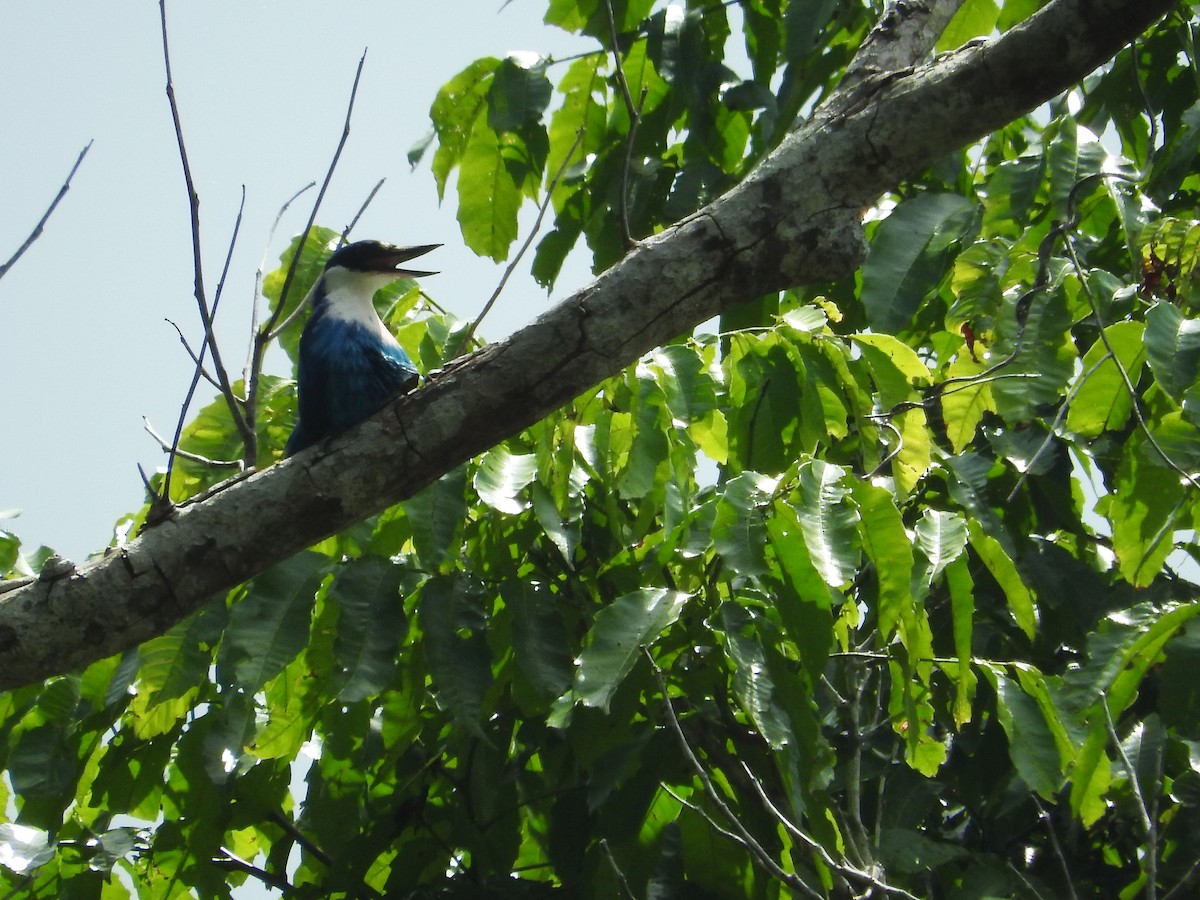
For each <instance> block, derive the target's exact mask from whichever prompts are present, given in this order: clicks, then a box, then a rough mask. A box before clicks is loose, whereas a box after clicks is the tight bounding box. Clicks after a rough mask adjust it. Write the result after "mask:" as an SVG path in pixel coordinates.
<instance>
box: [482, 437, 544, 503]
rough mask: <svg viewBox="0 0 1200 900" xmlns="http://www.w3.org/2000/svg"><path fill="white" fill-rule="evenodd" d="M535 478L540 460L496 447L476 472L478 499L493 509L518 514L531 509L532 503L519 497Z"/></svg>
mask: <svg viewBox="0 0 1200 900" xmlns="http://www.w3.org/2000/svg"><path fill="white" fill-rule="evenodd" d="M536 476H537V456H535V455H534V454H532V453H526V454H522V453H511V452H509V450H508V449H507V448H506V447H504V446H499V447H493V448H492V449H491V450H489V451H488V452H487V453H486V454H484V456H483V459H482V460H481V461H480V463H479V469H478V470H477V471H476V472H475V490H476V491H477V492H478V493H479V499H480V500H482V501H483V502H484V503H486V504H487V505H488V506H490V507H492V509H497V510H499V511H500V512H505V513H513V514H516V513H519V512H521V511H522V510H525V509H527V508H528V507H529V501H528V500H525V499H521V498H520V497H519V496H518V495H519V494H520V493H521V492H522V491H524V490H525V488H526V487H528V486H529V484H530V482H532V481H533V479H534V478H535V477H536Z"/></svg>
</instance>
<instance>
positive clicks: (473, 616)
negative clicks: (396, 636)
mask: <svg viewBox="0 0 1200 900" xmlns="http://www.w3.org/2000/svg"><path fill="white" fill-rule="evenodd" d="M417 609H418V613H417V616H418V621H419V622H420V624H421V630H422V632H423V633H424V649H425V657H426V659H427V660H428V663H429V674H430V675H431V676H432V678H433V687H434V690H435V691H436V694H437V699H438V705H440V706H441V707H442V708H443V709H445V710H447V711H448V712H449V713H450V715H451V716H453V717H454V721H455V722H456V723H458V724H459V725H460V726H462V727H464V728H467V729H468V730H471V731H477V730H478V729H479V723H480V721H481V719H482V711H483V697H484V694H485V693H486V692H487V689H488V688H489V687H490V686H491V684H492V656H491V651H490V650H489V649H488V643H487V625H488V608H487V601H486V598H485V593H484V591H483V590H482V589H481V587H480V586H479V585H478V584H477V583H476V582H474V581H473V580H471V579H470V578H469V577H466V576H456V575H446V576H442V575H438V576H435V577H433V578H430V579H429V580H428V581H427V582H425V584H424V585H422V586H421V591H420V596H419V598H418V606H417Z"/></svg>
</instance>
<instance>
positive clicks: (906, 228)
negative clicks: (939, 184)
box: [862, 193, 977, 332]
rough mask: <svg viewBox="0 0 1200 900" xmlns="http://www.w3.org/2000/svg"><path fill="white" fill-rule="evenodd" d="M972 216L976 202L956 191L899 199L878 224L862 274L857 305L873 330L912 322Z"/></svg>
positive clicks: (969, 226)
mask: <svg viewBox="0 0 1200 900" xmlns="http://www.w3.org/2000/svg"><path fill="white" fill-rule="evenodd" d="M976 215H977V210H976V207H975V205H974V204H973V203H971V202H970V201H968V200H966V199H964V198H963V197H960V196H958V195H957V194H937V193H926V194H919V195H918V196H916V197H913V198H912V199H910V200H907V201H905V202H904V203H901V204H900V205H899V206H898V207H896V209H894V210H893V211H892V213H891V215H889V216H888V217H887V218H886V219H884V220H883V222H881V223H880V225H879V232H878V233H877V234H876V236H875V240H874V241H873V242H872V244H871V255H870V256H869V257H867V262H866V264H865V265H864V266H863V273H862V280H863V287H862V303H863V306H864V307H865V308H866V311H867V317H868V321H869V322H870V324H871V327H872V328H875V329H878V330H879V331H883V332H895V331H900V330H901V329H903V328H904V327H905V326H907V325H908V324H909V323H910V322H911V321H912V318H913V316H914V315H916V312H917V310H918V309H919V308H920V307H921V305H922V303H924V301H925V300H926V298H927V297H928V296H929V295H930V294H931V293H933V292H934V291H935V290H936V289H937V286H938V285H939V284H940V283H941V280H942V277H943V276H944V275H945V273H946V270H947V267H948V266H949V263H950V259H951V256H952V253H953V250H954V248H955V247H956V246H957V245H958V244H959V242H961V241H963V240H964V239H965V238H966V237H967V236H968V235H969V233H970V231H971V229H972V228H973V227H974V221H975V217H976Z"/></svg>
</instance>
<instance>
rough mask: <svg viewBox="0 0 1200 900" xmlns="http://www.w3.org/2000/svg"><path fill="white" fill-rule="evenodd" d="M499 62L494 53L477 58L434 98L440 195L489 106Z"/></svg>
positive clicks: (432, 115) (435, 165)
mask: <svg viewBox="0 0 1200 900" xmlns="http://www.w3.org/2000/svg"><path fill="white" fill-rule="evenodd" d="M500 63H501V61H500V60H499V59H496V58H495V57H491V56H488V57H484V58H482V59H477V60H475V62H473V63H471V65H469V66H467V68H465V69H463V70H462V71H461V72H459V73H458V74H457V75H455V76H454V77H453V78H452V79H450V80H449V81H447V82H446V83H445V84H444V85H443V86H442V89H441V90H440V91H438V95H437V98H436V99H435V100H434V101H433V106H432V107H431V108H430V110H429V118H430V119H431V120H432V121H433V127H434V130H436V131H437V137H438V148H437V152H436V153H434V155H433V175H434V178H435V179H436V180H437V189H438V197H439V199H440V198H443V197H444V196H445V194H446V180H447V179H448V178H449V177H450V173H451V172H452V171H453V170H454V167H455V166H457V165H458V164H459V163H460V162H461V161H462V158H463V155H464V154H465V152H466V149H467V145H468V144H469V143H470V140H471V135H472V134H473V133H474V131H475V121H476V119H478V118H479V114H480V113H481V112H483V111H484V110H485V109H486V108H487V96H488V91H489V90H490V88H491V85H492V79H493V77H494V73H495V71H496V69H498V68H499V67H500Z"/></svg>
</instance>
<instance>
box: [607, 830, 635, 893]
mask: <svg viewBox="0 0 1200 900" xmlns="http://www.w3.org/2000/svg"><path fill="white" fill-rule="evenodd" d="M600 849H601V850H603V851H604V855H605V856H606V857H608V864H609V865H610V866H612V870H613V873H614V874H615V875H616V876H617V884H619V885H620V886H621V893H623V894H624V895H625V897H626V900H637V895H636V894H634V892H633V888H631V887H630V886H629V879H628V878H626V877H625V873H624V872H622V871H621V867H620V865H618V864H617V858H616V857H615V856H613V852H612V847H610V846H608V841H607V840H604V839H601V841H600Z"/></svg>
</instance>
